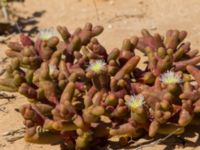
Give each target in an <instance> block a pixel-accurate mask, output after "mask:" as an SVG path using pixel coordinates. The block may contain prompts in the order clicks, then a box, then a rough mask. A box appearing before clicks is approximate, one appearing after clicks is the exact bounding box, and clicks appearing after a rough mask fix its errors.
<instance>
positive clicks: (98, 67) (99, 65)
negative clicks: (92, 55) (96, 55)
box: [88, 60, 106, 74]
mask: <svg viewBox="0 0 200 150" xmlns="http://www.w3.org/2000/svg"><path fill="white" fill-rule="evenodd" d="M105 66H106V63H105V62H104V61H103V60H95V61H93V62H90V65H89V67H88V70H91V71H93V72H95V73H97V74H98V73H100V72H101V71H102V70H104V68H105Z"/></svg>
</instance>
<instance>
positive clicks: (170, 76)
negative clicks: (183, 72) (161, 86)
mask: <svg viewBox="0 0 200 150" xmlns="http://www.w3.org/2000/svg"><path fill="white" fill-rule="evenodd" d="M160 80H161V82H163V83H165V84H173V83H181V82H182V80H181V76H180V75H178V74H176V73H175V72H173V71H167V72H165V73H163V74H161V77H160Z"/></svg>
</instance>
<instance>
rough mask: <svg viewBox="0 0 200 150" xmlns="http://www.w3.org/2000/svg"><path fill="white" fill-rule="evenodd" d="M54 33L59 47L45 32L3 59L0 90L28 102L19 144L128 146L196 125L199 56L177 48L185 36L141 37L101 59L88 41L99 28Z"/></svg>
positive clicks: (199, 117)
mask: <svg viewBox="0 0 200 150" xmlns="http://www.w3.org/2000/svg"><path fill="white" fill-rule="evenodd" d="M57 30H58V32H59V34H60V36H61V37H62V39H59V37H58V36H57V34H56V33H55V32H54V31H52V30H44V31H41V32H40V34H39V36H38V37H37V39H36V40H35V41H34V40H32V39H31V38H30V37H28V36H26V35H24V34H21V35H20V42H11V43H9V44H8V47H9V49H8V50H7V51H6V55H7V56H8V57H9V58H11V59H10V60H11V61H10V64H9V65H8V66H7V68H6V72H5V73H4V77H3V78H2V79H1V80H0V89H1V90H6V91H11V92H19V93H21V94H22V95H24V96H26V97H27V98H28V99H29V101H30V103H29V104H27V105H24V106H23V107H22V108H21V109H20V112H21V114H22V116H23V118H24V125H25V126H26V134H25V140H26V141H28V142H32V143H40V144H55V143H63V144H62V145H63V149H67V150H70V149H72V150H73V149H77V150H78V149H90V148H92V147H97V146H99V145H102V144H106V143H107V142H108V140H109V139H110V138H113V137H117V138H120V139H123V143H125V144H128V142H129V139H130V138H139V137H141V136H142V135H144V134H146V133H147V134H148V135H149V136H150V137H154V136H155V135H156V134H170V133H174V134H182V133H183V132H184V129H185V127H186V126H188V125H191V124H193V125H197V124H199V123H200V88H199V86H200V76H199V74H200V70H199V69H198V68H197V67H196V66H195V65H197V64H198V63H199V62H200V56H199V55H198V50H191V48H190V43H189V42H183V41H184V39H185V37H186V35H187V33H186V32H185V31H178V30H169V31H167V33H166V36H161V35H160V34H155V35H151V34H150V33H149V32H148V31H147V30H142V36H141V37H131V38H129V39H125V40H124V41H123V43H122V47H121V48H120V49H118V48H114V49H113V50H111V51H110V53H108V51H107V50H106V49H105V48H104V47H103V46H102V45H101V44H100V43H99V41H98V40H97V39H96V38H95V36H97V35H99V34H100V33H101V32H102V31H103V27H101V26H95V27H93V26H92V24H90V23H88V24H86V25H85V27H84V28H82V29H81V28H77V29H76V30H75V31H74V33H70V32H69V31H68V29H67V28H66V27H64V26H59V27H58V28H57ZM138 50H139V51H141V52H143V53H144V55H145V57H146V58H147V60H146V61H145V62H144V63H145V68H140V67H138V63H139V62H140V57H139V56H137V55H136V54H135V52H136V51H138Z"/></svg>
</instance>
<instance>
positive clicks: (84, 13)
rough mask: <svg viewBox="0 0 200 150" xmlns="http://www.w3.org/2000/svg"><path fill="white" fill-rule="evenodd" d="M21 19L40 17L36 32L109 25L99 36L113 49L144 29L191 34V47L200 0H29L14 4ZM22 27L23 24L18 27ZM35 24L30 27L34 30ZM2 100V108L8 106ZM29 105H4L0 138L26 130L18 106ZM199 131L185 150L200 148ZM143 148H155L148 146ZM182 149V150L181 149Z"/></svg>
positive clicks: (21, 148)
mask: <svg viewBox="0 0 200 150" xmlns="http://www.w3.org/2000/svg"><path fill="white" fill-rule="evenodd" d="M14 7H15V8H17V10H19V11H20V15H22V16H23V17H29V16H32V15H33V14H34V13H35V14H36V16H38V17H37V18H35V19H36V21H38V22H36V24H35V26H37V27H38V29H42V28H49V27H54V28H55V27H56V26H57V25H66V26H67V27H68V28H69V30H71V31H72V30H73V29H75V27H77V26H83V25H84V23H86V22H92V23H93V24H100V25H103V26H104V27H105V31H104V33H103V34H102V35H101V36H99V40H100V42H101V43H102V44H103V45H105V47H106V48H107V49H108V50H109V49H111V48H114V47H120V46H121V42H122V40H123V39H124V38H127V37H130V36H133V35H138V34H140V30H141V29H142V28H147V29H148V30H150V31H151V32H152V33H155V32H160V33H163V34H164V33H165V31H166V30H167V29H176V28H177V29H180V30H187V31H188V33H189V35H188V38H187V40H189V41H192V48H194V49H196V48H198V43H199V42H200V32H199V30H200V1H199V0H190V1H189V0H165V1H161V0H26V2H25V3H24V4H23V5H21V4H15V5H14ZM19 26H20V24H19ZM31 28H33V26H27V27H26V29H27V30H30V29H31ZM0 48H1V52H0V54H1V57H3V56H4V54H3V53H4V50H5V49H6V46H5V45H3V44H1V45H0ZM5 102H6V100H5V99H0V105H1V104H2V103H5ZM25 103H26V99H25V98H24V97H22V96H20V95H17V97H16V99H15V100H11V102H10V103H9V104H7V105H4V106H2V107H0V108H1V109H4V110H5V111H6V112H8V113H6V112H3V111H0V118H1V119H0V135H2V133H5V132H7V131H10V130H14V129H18V128H21V127H23V125H22V118H21V116H20V114H18V113H16V111H15V108H19V107H20V106H21V105H22V104H25ZM197 132H198V131H196V133H195V134H193V135H192V137H194V138H190V139H189V141H188V142H186V147H185V148H184V149H187V150H189V149H190V150H191V149H195V150H198V149H200V146H198V145H200V144H199V143H200V142H197V143H196V144H195V143H193V142H196V141H199V136H198V133H197ZM176 142H177V141H176V140H171V142H168V143H165V144H161V145H156V146H154V149H155V150H162V149H164V150H171V149H174V143H176ZM40 149H42V150H59V147H58V146H42V145H32V144H27V143H25V142H24V141H23V139H22V140H18V141H16V142H13V143H9V142H7V141H6V140H5V139H4V138H3V137H2V136H0V150H40ZM144 149H145V150H148V149H152V147H147V148H144ZM177 149H183V148H181V147H180V148H177Z"/></svg>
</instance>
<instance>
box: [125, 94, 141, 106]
mask: <svg viewBox="0 0 200 150" xmlns="http://www.w3.org/2000/svg"><path fill="white" fill-rule="evenodd" d="M143 104H144V96H143V95H141V94H140V95H133V96H131V97H130V99H129V100H128V101H127V102H126V105H127V106H128V107H129V108H130V109H136V108H139V107H141V106H142V105H143Z"/></svg>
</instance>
